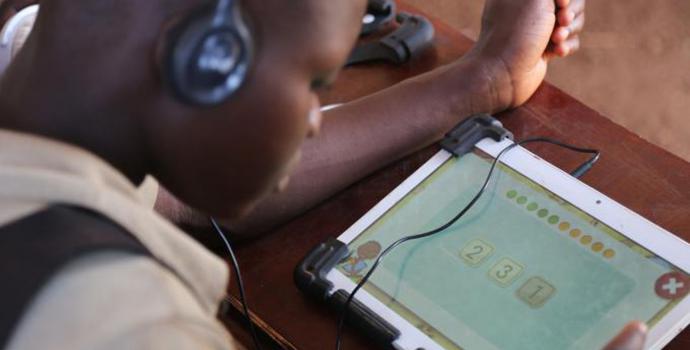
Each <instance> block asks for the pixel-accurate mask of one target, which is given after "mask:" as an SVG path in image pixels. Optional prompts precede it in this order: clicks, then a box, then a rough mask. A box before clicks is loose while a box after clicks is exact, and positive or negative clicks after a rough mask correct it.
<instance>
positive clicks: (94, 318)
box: [0, 130, 235, 350]
mask: <svg viewBox="0 0 690 350" xmlns="http://www.w3.org/2000/svg"><path fill="white" fill-rule="evenodd" d="M148 181H149V182H148V184H149V185H145V186H143V189H137V188H136V187H135V186H134V185H133V184H132V183H131V182H130V181H128V179H127V178H125V177H124V176H123V175H122V174H120V173H119V172H118V171H117V170H116V169H114V168H113V167H111V166H110V165H108V164H107V163H106V162H104V161H103V160H101V159H99V158H98V157H96V156H95V155H93V154H90V153H88V152H86V151H84V150H82V149H79V148H77V147H74V146H71V145H68V144H65V143H60V142H57V141H52V140H49V139H46V138H42V137H38V136H31V135H28V134H21V133H17V132H12V131H6V130H0V183H1V184H3V185H2V186H0V226H2V225H6V224H8V223H10V222H12V221H14V220H17V219H21V218H23V217H25V216H28V215H31V214H33V213H36V212H38V211H40V210H42V209H44V208H46V207H47V206H50V205H52V204H70V205H75V206H80V207H84V208H88V209H91V210H94V211H96V212H99V213H102V214H103V215H105V216H106V217H108V218H110V219H111V220H113V221H114V222H116V223H118V224H119V225H121V226H122V227H124V228H126V229H127V230H128V231H129V232H131V233H132V234H133V235H134V236H136V237H137V238H138V239H139V240H140V241H141V242H142V243H143V244H144V245H145V246H146V247H147V248H148V249H149V250H150V251H151V253H152V254H153V255H154V256H155V257H156V258H157V259H159V260H160V261H162V262H163V263H165V264H167V266H168V268H164V267H162V266H161V264H160V263H159V262H157V261H155V260H153V259H151V258H149V257H142V256H139V255H133V254H130V253H125V252H117V251H109V252H99V253H93V254H90V255H87V256H84V257H82V258H79V259H77V260H75V261H73V262H71V263H69V264H68V265H66V266H65V267H64V268H62V269H61V270H59V272H58V273H57V274H56V275H55V276H54V277H53V278H52V279H51V280H50V281H48V283H47V284H46V285H45V286H44V287H43V288H42V290H41V291H39V292H38V293H37V297H36V298H35V299H34V300H33V301H32V303H31V304H30V306H29V308H28V309H27V312H26V313H25V315H24V316H23V318H22V319H21V321H20V322H19V324H18V325H17V328H16V331H15V333H14V335H13V337H12V338H11V340H10V342H9V345H8V349H11V350H14V349H21V350H29V349H41V350H43V349H71V350H80V349H90V350H92V349H113V350H115V349H117V350H121V349H166V350H171V349H172V350H174V349H234V348H235V345H234V343H233V340H232V338H231V337H230V335H229V334H228V333H227V331H226V330H225V328H224V327H223V326H222V325H221V324H220V322H219V321H218V320H217V319H216V312H217V310H218V306H219V304H220V302H221V300H222V299H223V297H224V295H225V290H226V285H227V281H228V270H227V266H226V265H225V264H224V262H223V261H222V260H220V259H219V258H217V257H216V256H214V255H213V254H212V253H211V252H209V251H208V250H206V249H205V248H204V247H202V246H201V245H200V244H198V243H197V242H196V241H194V240H193V239H192V238H190V237H189V236H187V235H186V234H185V233H183V232H182V231H180V230H179V229H177V228H176V227H175V226H174V225H172V224H171V223H170V222H168V221H167V220H165V219H163V218H162V217H160V216H159V215H158V214H156V213H155V212H154V211H153V209H152V203H153V200H154V199H155V183H152V182H150V180H148ZM27 234H31V232H27ZM37 258H38V257H37ZM0 278H1V277H0Z"/></svg>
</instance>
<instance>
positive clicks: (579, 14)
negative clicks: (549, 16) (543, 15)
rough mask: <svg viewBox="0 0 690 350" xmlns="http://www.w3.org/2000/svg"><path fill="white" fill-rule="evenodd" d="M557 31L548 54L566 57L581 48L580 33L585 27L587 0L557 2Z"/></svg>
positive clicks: (562, 0)
mask: <svg viewBox="0 0 690 350" xmlns="http://www.w3.org/2000/svg"><path fill="white" fill-rule="evenodd" d="M556 7H557V10H556V29H555V30H554V31H553V35H552V36H551V44H550V45H549V48H548V50H547V51H548V54H554V55H557V56H560V57H565V56H567V55H570V54H571V53H573V52H575V51H577V50H578V49H579V48H580V36H579V34H580V32H581V31H582V28H583V27H584V25H585V0H556Z"/></svg>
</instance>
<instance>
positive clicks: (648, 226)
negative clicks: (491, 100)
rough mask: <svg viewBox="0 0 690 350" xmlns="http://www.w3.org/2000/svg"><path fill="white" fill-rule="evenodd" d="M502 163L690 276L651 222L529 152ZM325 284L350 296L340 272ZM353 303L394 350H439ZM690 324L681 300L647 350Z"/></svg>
mask: <svg viewBox="0 0 690 350" xmlns="http://www.w3.org/2000/svg"><path fill="white" fill-rule="evenodd" d="M511 144H512V141H510V140H505V141H503V142H495V141H493V140H491V139H486V140H483V141H481V142H480V143H478V144H477V148H478V149H479V150H481V151H483V152H485V153H487V154H488V155H490V156H492V157H496V156H497V155H498V154H499V153H500V152H501V151H502V150H503V149H505V148H506V147H508V146H510V145H511ZM451 156H452V155H451V154H450V153H448V152H446V151H440V152H438V153H437V154H436V155H435V156H434V157H432V158H431V159H430V160H429V161H427V162H426V163H425V164H424V165H423V166H422V167H421V168H419V169H418V170H417V171H416V172H415V173H414V174H412V175H411V176H410V177H409V178H407V179H406V180H405V181H404V182H403V183H402V184H400V185H399V186H398V187H397V188H396V189H395V190H393V192H391V193H390V194H389V195H388V196H386V197H385V198H384V199H383V200H381V201H380V202H379V203H378V204H377V205H376V206H374V207H373V208H372V209H371V210H370V211H369V212H368V213H367V214H365V215H364V216H363V217H362V218H361V219H359V220H358V221H357V222H355V223H354V224H353V225H352V226H351V227H350V228H349V229H347V230H346V231H345V232H344V233H343V234H342V235H340V237H338V240H339V241H341V242H343V243H345V244H349V243H350V242H351V241H352V240H354V239H355V238H356V237H357V236H359V235H360V234H361V233H362V232H363V231H364V230H366V229H367V228H368V227H369V226H371V225H372V224H373V223H374V222H375V221H376V220H378V219H379V218H380V217H381V216H382V215H384V214H385V213H386V212H387V211H388V210H389V209H390V208H392V207H393V206H394V205H395V204H396V203H397V202H399V201H400V200H401V199H402V198H404V197H405V196H406V195H407V194H408V193H409V192H410V191H412V190H413V189H414V188H415V187H416V186H417V185H418V184H420V183H421V182H422V181H424V180H425V179H426V178H427V177H428V176H429V175H431V174H432V173H433V172H434V171H436V169H438V168H439V167H440V166H441V165H443V164H444V163H445V162H446V161H447V160H448V159H449V158H450V157H451ZM501 162H502V163H504V164H506V165H507V166H509V167H511V168H513V169H514V170H516V171H517V172H519V173H521V174H522V175H524V176H526V177H527V178H529V179H531V180H532V181H534V182H536V183H538V184H540V185H541V186H543V187H544V188H546V189H547V190H549V191H551V192H553V193H555V194H556V195H558V196H560V197H561V198H563V199H564V200H566V201H568V202H570V203H571V204H572V205H574V206H576V207H578V208H579V209H581V210H582V211H584V212H586V213H588V214H589V215H591V216H593V217H595V218H596V219H597V220H598V221H600V222H602V223H604V224H606V225H608V226H610V227H611V228H613V229H614V230H616V231H618V232H620V233H621V234H623V235H624V236H626V237H627V238H629V239H631V240H633V241H634V242H636V243H637V244H639V245H640V246H642V247H644V248H645V249H647V250H649V251H651V252H653V253H654V254H656V255H658V256H659V257H661V258H662V259H664V260H666V261H668V262H670V263H671V264H673V265H675V266H676V267H678V268H680V269H682V270H683V271H685V272H690V259H688V257H690V245H689V244H688V243H686V242H685V241H683V240H682V239H680V238H678V237H676V236H675V235H673V234H671V233H670V232H668V231H666V230H664V229H663V228H661V227H659V226H657V225H656V224H654V223H652V222H651V221H649V220H647V219H645V218H643V217H642V216H640V215H638V214H636V213H634V212H633V211H631V210H630V209H628V208H626V207H624V206H622V205H620V204H618V203H617V202H616V201H614V200H612V199H611V198H609V197H607V196H605V195H603V194H602V193H600V192H598V191H597V190H595V189H593V188H591V187H589V186H587V185H586V184H584V183H583V182H581V181H579V180H577V179H575V178H574V177H572V176H570V175H569V174H567V173H566V172H564V171H562V170H561V169H559V168H557V167H555V166H554V165H552V164H550V163H548V162H546V161H545V160H543V159H541V158H539V157H538V156H536V155H535V154H533V153H531V152H530V151H528V150H526V149H524V148H522V147H516V148H514V149H512V150H511V151H509V152H507V153H506V154H505V155H504V156H502V157H501ZM327 279H328V280H329V281H331V282H332V283H333V285H334V288H333V289H332V292H335V291H337V290H345V291H347V292H350V291H352V290H353V289H354V287H355V284H354V283H353V282H352V281H351V280H350V279H349V278H348V277H346V276H345V275H343V274H342V273H341V272H340V271H338V270H336V269H333V270H332V271H331V272H330V273H329V274H328V276H327ZM355 298H356V299H357V300H358V301H360V302H362V303H363V304H364V305H366V306H368V307H369V308H370V309H371V310H372V311H374V312H375V313H377V314H378V315H379V316H381V317H383V318H384V319H386V320H387V321H388V322H390V323H391V324H392V325H393V326H395V327H396V328H397V329H398V330H400V332H401V336H400V338H399V339H398V340H397V341H396V342H395V343H394V344H393V345H394V346H395V347H396V348H398V349H417V348H419V347H423V348H424V349H427V350H432V349H439V350H442V348H441V347H440V346H439V345H438V344H436V343H435V342H434V341H432V340H431V339H430V338H429V337H428V336H426V335H425V334H424V333H422V332H421V331H420V330H418V329H417V328H416V327H414V326H413V325H412V324H410V323H409V322H407V321H406V320H405V319H403V318H402V317H400V316H399V315H398V314H397V313H395V312H394V311H392V310H390V309H389V308H388V307H386V306H385V305H384V304H383V303H381V302H379V301H378V299H376V298H374V297H373V296H372V295H371V294H369V293H367V292H366V291H365V290H360V291H359V292H358V294H357V295H356V296H355ZM688 323H690V298H686V299H684V300H683V301H682V302H681V303H680V304H679V305H677V306H676V307H675V308H673V310H671V312H670V313H669V314H667V315H666V316H665V317H664V318H662V319H661V320H660V321H659V322H658V323H657V324H656V325H655V326H654V327H653V328H652V330H651V331H650V333H649V335H648V337H647V344H646V346H645V349H647V348H648V349H661V348H662V347H663V346H665V345H666V344H667V343H668V342H669V341H671V340H672V339H673V338H674V337H675V336H676V335H677V334H678V333H679V332H681V331H682V330H683V329H684V328H685V326H687V325H688Z"/></svg>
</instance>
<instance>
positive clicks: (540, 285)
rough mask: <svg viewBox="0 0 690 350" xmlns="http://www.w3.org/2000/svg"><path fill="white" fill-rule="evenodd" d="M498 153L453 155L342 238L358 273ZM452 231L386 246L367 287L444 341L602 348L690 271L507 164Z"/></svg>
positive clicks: (350, 272) (426, 226)
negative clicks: (346, 240)
mask: <svg viewBox="0 0 690 350" xmlns="http://www.w3.org/2000/svg"><path fill="white" fill-rule="evenodd" d="M492 160H493V159H491V158H487V157H485V156H483V155H480V154H479V153H472V154H469V155H467V156H464V157H462V158H459V159H458V158H451V159H449V160H448V161H447V162H446V163H445V164H444V165H443V166H441V167H439V168H438V169H437V170H436V171H435V172H434V173H433V174H432V175H431V176H429V177H428V178H427V179H425V180H424V181H423V182H422V183H421V184H419V185H418V186H417V187H416V188H415V189H414V190H413V191H412V192H410V193H409V194H408V195H407V196H406V197H405V198H403V199H402V200H401V201H400V202H398V203H397V204H396V205H395V206H394V207H393V208H391V209H390V210H389V211H388V212H387V213H386V214H385V215H383V216H382V217H380V218H379V219H378V220H377V221H376V222H375V223H374V224H373V225H371V226H370V227H369V228H367V229H366V230H365V231H364V232H363V233H362V234H361V235H360V236H359V237H357V238H356V239H355V240H354V241H352V242H351V243H350V245H349V249H350V251H351V254H350V256H349V258H347V259H346V260H344V261H343V262H341V263H340V264H339V265H338V269H339V270H340V271H341V272H342V273H344V274H345V275H346V276H348V277H349V278H351V279H352V281H354V282H358V281H359V280H360V279H361V278H362V276H363V275H364V274H366V272H367V271H368V269H369V266H370V265H371V264H372V262H373V260H374V259H375V258H376V257H377V256H378V254H379V253H380V252H381V250H382V249H384V248H385V247H386V246H388V245H389V244H391V243H392V242H394V241H395V240H397V239H399V238H401V237H403V236H407V235H410V234H417V233H421V232H425V231H428V230H430V229H433V228H436V227H438V226H440V225H442V224H444V223H445V222H447V221H448V220H449V219H450V218H452V217H453V216H455V215H456V214H457V212H458V211H459V210H460V209H462V208H463V207H464V206H465V205H466V204H467V203H468V202H469V200H470V199H471V198H472V197H473V196H474V195H475V194H476V192H477V191H478V189H479V188H480V186H481V185H482V182H483V181H484V180H485V177H486V174H487V172H488V170H489V167H490V165H491V161H492ZM497 170H498V171H497V172H496V173H495V174H494V178H493V180H492V181H491V184H490V186H489V188H488V189H487V191H486V193H485V194H484V196H483V197H482V198H481V199H480V201H479V202H478V203H477V205H476V206H475V207H474V208H473V209H472V210H470V211H469V212H468V213H467V215H466V216H465V217H464V218H462V219H461V220H460V221H458V222H457V223H456V224H455V225H454V226H452V227H451V228H449V229H448V230H446V231H444V232H442V233H440V234H438V235H436V236H433V237H429V238H426V239H423V240H419V241H412V242H408V243H405V244H404V245H402V246H400V247H398V248H397V249H396V250H393V251H392V252H391V254H389V255H388V256H387V257H386V259H384V261H383V263H382V264H381V266H379V268H378V269H377V270H376V272H375V273H374V274H373V275H372V278H371V280H370V281H369V283H367V284H366V285H365V287H364V288H365V290H367V291H368V292H369V293H370V294H372V295H373V296H374V297H376V298H377V299H379V300H380V301H382V302H383V303H384V304H386V305H387V306H388V307H390V308H391V309H392V310H394V311H395V312H397V313H398V314H399V315H401V316H402V317H403V318H405V319H407V320H408V321H409V322H410V323H411V324H413V325H415V326H416V327H417V328H419V329H420V330H421V331H422V332H424V333H425V334H427V335H429V336H430V337H431V338H432V339H433V340H434V341H436V342H437V343H438V344H439V345H441V346H442V347H443V348H445V349H467V350H475V349H477V350H481V349H529V350H539V349H545V350H547V349H548V350H553V349H598V348H601V347H602V346H604V345H605V344H606V343H608V341H609V340H610V339H612V338H613V337H614V336H615V335H616V334H617V333H618V331H619V330H620V329H622V328H623V326H624V325H625V324H627V323H628V322H629V321H632V320H644V321H647V323H648V324H649V325H650V326H653V325H654V324H655V323H656V322H657V321H658V320H659V319H660V318H661V317H663V315H665V314H666V313H667V312H668V311H670V310H671V309H672V308H673V307H674V306H676V305H677V304H678V303H679V302H680V301H681V300H682V299H683V298H684V297H685V296H686V295H687V294H688V291H689V290H690V278H688V277H689V276H688V275H687V274H685V273H684V272H682V271H680V270H679V269H677V268H675V267H674V266H671V265H670V264H669V263H667V262H665V261H663V260H662V259H660V258H658V257H657V256H655V255H653V254H651V253H650V252H648V251H647V250H645V249H644V248H642V247H640V246H638V245H636V244H635V243H634V242H632V241H630V240H629V239H627V238H625V237H624V236H622V235H621V234H619V233H617V232H615V231H614V230H612V229H611V228H610V227H607V226H606V225H604V224H602V223H600V222H598V221H597V220H596V219H594V218H593V217H591V216H589V215H587V214H586V213H584V212H582V211H581V210H579V209H578V208H576V207H574V206H572V205H570V204H569V203H567V202H565V201H564V200H562V199H561V198H559V197H557V196H555V195H554V194H553V193H551V192H549V191H547V190H545V189H544V188H542V187H540V186H539V185H538V184H536V183H534V182H532V181H531V180H529V179H527V178H526V177H524V176H522V175H520V174H519V173H517V172H515V171H514V170H512V169H510V168H509V167H507V166H505V165H500V166H499V167H498V168H497Z"/></svg>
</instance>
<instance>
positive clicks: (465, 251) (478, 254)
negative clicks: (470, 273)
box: [460, 239, 494, 266]
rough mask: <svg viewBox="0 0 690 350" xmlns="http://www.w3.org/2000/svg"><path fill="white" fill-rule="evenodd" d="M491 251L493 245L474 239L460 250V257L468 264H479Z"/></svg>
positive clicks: (492, 250)
mask: <svg viewBox="0 0 690 350" xmlns="http://www.w3.org/2000/svg"><path fill="white" fill-rule="evenodd" d="M493 252H494V247H493V246H492V245H491V244H489V243H486V242H484V241H482V240H481V239H474V240H471V241H469V242H468V243H467V244H465V246H464V247H463V248H462V250H460V257H461V258H462V260H464V261H465V262H466V263H467V264H468V265H470V266H479V264H481V263H482V262H483V261H484V260H485V259H486V258H488V257H489V256H490V255H491V253H493Z"/></svg>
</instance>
